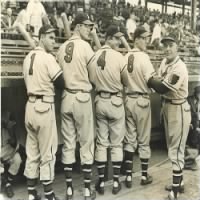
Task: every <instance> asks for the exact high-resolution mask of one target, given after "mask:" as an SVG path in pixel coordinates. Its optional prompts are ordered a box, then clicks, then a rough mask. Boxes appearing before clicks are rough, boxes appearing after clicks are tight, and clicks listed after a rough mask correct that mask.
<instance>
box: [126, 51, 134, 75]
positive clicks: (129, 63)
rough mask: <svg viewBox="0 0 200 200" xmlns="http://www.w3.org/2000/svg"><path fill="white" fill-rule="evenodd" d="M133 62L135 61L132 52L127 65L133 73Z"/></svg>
mask: <svg viewBox="0 0 200 200" xmlns="http://www.w3.org/2000/svg"><path fill="white" fill-rule="evenodd" d="M133 62H134V55H133V54H131V55H130V56H129V57H128V65H127V69H128V72H129V73H131V72H132V71H133Z"/></svg>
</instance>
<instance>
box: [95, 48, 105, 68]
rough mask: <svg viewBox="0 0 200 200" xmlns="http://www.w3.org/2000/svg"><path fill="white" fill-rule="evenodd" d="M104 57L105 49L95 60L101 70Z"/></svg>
mask: <svg viewBox="0 0 200 200" xmlns="http://www.w3.org/2000/svg"><path fill="white" fill-rule="evenodd" d="M105 58H106V51H103V52H102V53H101V55H100V56H99V58H98V60H97V65H98V67H101V69H102V70H104V67H105V65H106V61H105Z"/></svg>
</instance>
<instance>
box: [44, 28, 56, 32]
mask: <svg viewBox="0 0 200 200" xmlns="http://www.w3.org/2000/svg"><path fill="white" fill-rule="evenodd" d="M55 31H56V29H55V28H50V29H48V30H47V31H46V32H45V33H51V32H55Z"/></svg>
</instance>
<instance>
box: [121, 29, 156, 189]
mask: <svg viewBox="0 0 200 200" xmlns="http://www.w3.org/2000/svg"><path fill="white" fill-rule="evenodd" d="M149 36H150V34H149V33H148V32H147V31H146V29H145V28H144V27H138V28H137V29H136V30H135V32H134V35H133V39H134V49H132V50H131V51H130V52H128V53H127V54H126V56H125V57H126V62H127V63H128V65H127V74H128V83H127V84H128V85H127V87H126V90H125V93H126V100H125V110H126V126H127V134H126V135H125V138H124V161H125V169H126V170H125V171H126V179H125V184H126V186H127V187H128V188H131V187H132V167H133V154H134V152H135V151H136V149H137V147H138V152H139V157H140V160H141V168H142V177H141V185H146V184H150V183H151V182H152V180H153V179H152V177H151V176H150V175H149V174H148V162H149V158H150V157H151V150H150V146H149V142H150V134H151V105H150V98H149V94H150V93H151V92H152V91H151V89H150V88H149V87H148V86H147V82H148V80H149V79H150V78H151V77H152V76H153V75H154V74H155V70H154V68H153V66H152V64H151V61H150V59H149V56H148V55H147V54H146V53H145V52H144V51H145V50H146V44H147V41H148V38H149Z"/></svg>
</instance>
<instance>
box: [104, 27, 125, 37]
mask: <svg viewBox="0 0 200 200" xmlns="http://www.w3.org/2000/svg"><path fill="white" fill-rule="evenodd" d="M123 35H124V34H123V33H122V32H120V30H119V27H118V26H116V25H110V26H109V27H108V28H107V30H106V36H107V37H108V36H111V37H112V36H114V37H121V36H123Z"/></svg>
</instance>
